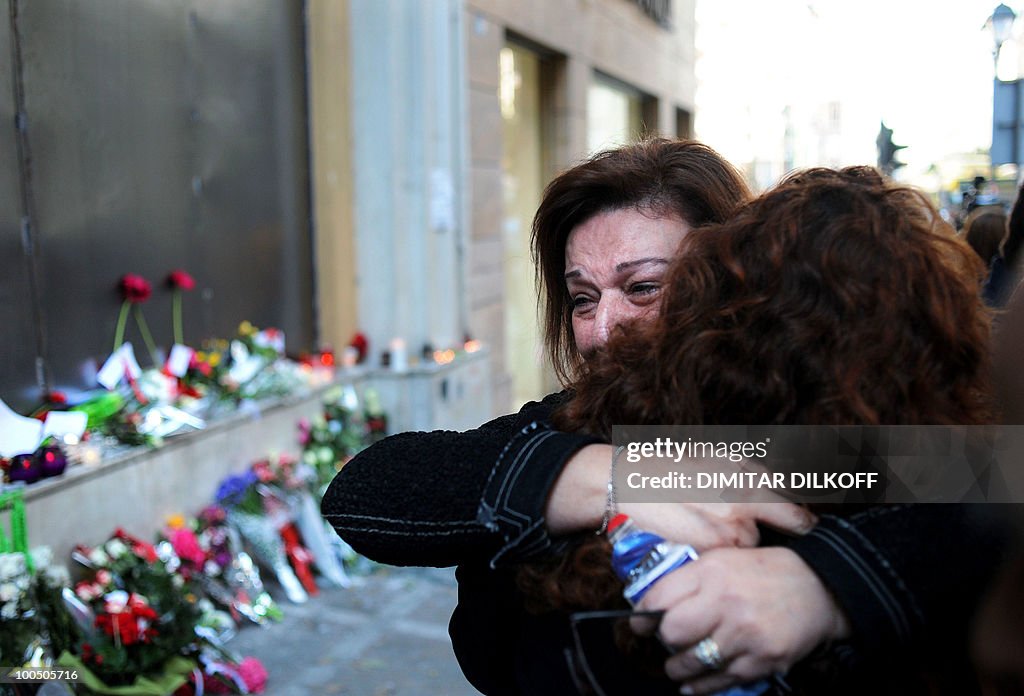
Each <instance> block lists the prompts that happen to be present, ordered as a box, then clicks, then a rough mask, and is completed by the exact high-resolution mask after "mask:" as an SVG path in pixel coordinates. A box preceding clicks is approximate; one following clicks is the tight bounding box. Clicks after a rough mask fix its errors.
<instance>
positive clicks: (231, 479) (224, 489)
mask: <svg viewBox="0 0 1024 696" xmlns="http://www.w3.org/2000/svg"><path fill="white" fill-rule="evenodd" d="M255 484H256V474H254V473H253V472H252V470H249V471H246V472H244V473H241V474H234V475H232V476H228V477H226V478H225V479H224V480H222V481H221V482H220V486H218V487H217V495H216V496H215V497H216V499H217V503H218V504H219V505H237V504H238V503H240V502H242V498H244V497H245V494H246V491H248V489H249V487H250V486H253V485H255Z"/></svg>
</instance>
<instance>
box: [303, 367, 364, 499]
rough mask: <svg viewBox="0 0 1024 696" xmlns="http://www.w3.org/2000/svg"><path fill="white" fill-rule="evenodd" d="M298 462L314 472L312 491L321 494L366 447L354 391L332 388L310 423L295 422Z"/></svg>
mask: <svg viewBox="0 0 1024 696" xmlns="http://www.w3.org/2000/svg"><path fill="white" fill-rule="evenodd" d="M299 444H300V445H301V446H302V447H303V452H302V461H303V462H304V463H305V464H306V465H307V466H309V467H311V468H312V469H313V470H314V471H316V481H315V485H314V491H315V492H316V493H317V497H318V498H320V497H323V491H324V490H326V489H327V486H328V485H329V484H330V482H331V481H333V480H334V477H335V475H337V473H338V472H339V471H340V470H341V467H343V466H344V465H345V463H346V462H347V461H348V460H349V459H351V458H352V457H353V456H354V455H356V454H358V453H359V452H361V451H363V450H364V449H366V447H367V446H368V445H369V444H370V432H369V430H368V428H367V424H366V421H365V420H364V419H363V417H362V414H361V413H360V412H359V400H358V398H357V397H356V394H355V390H354V389H353V388H352V387H351V386H349V387H346V388H344V389H343V388H341V387H338V388H334V389H331V390H329V391H328V392H327V393H325V394H324V404H323V412H322V414H320V415H318V416H316V417H315V418H313V419H312V420H311V421H307V420H305V419H303V420H301V421H299Z"/></svg>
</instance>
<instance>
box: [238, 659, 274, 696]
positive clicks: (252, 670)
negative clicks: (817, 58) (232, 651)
mask: <svg viewBox="0 0 1024 696" xmlns="http://www.w3.org/2000/svg"><path fill="white" fill-rule="evenodd" d="M238 673H239V674H240V675H241V676H242V681H244V682H245V687H246V688H247V689H249V693H252V694H261V693H263V690H264V689H266V688H267V669H266V667H264V666H263V663H262V662H260V661H259V660H257V659H256V658H255V657H251V656H250V657H247V658H245V659H244V660H242V664H240V665H238Z"/></svg>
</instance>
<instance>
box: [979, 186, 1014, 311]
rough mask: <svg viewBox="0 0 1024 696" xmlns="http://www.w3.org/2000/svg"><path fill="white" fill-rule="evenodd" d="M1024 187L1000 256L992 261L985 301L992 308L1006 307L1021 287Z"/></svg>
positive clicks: (985, 290) (986, 285)
mask: <svg viewBox="0 0 1024 696" xmlns="http://www.w3.org/2000/svg"><path fill="white" fill-rule="evenodd" d="M1022 191H1024V186H1022V187H1021V189H1019V190H1018V191H1017V200H1016V201H1015V202H1014V204H1013V210H1012V211H1011V212H1010V220H1009V223H1008V224H1007V226H1006V232H1005V236H1004V237H1003V240H1002V243H1001V244H1000V246H999V254H998V255H997V256H996V258H995V260H993V261H992V266H991V268H990V269H989V277H988V280H987V281H986V283H985V288H984V291H983V293H984V296H985V301H986V302H987V303H988V304H989V306H991V307H1003V306H1005V305H1006V303H1007V301H1008V300H1009V299H1010V296H1011V295H1012V294H1013V292H1014V289H1015V288H1016V287H1017V286H1018V285H1020V279H1021V263H1022V261H1024V259H1022V256H1021V247H1022V246H1024V195H1021V193H1022Z"/></svg>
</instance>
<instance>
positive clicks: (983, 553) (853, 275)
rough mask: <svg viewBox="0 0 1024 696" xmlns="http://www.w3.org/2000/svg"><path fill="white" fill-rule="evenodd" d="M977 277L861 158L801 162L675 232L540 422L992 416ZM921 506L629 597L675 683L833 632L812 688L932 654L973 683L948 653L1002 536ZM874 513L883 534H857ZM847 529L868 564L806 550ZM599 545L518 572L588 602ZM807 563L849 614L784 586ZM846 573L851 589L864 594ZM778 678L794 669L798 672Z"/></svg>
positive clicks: (787, 653) (730, 677) (934, 223)
mask: <svg viewBox="0 0 1024 696" xmlns="http://www.w3.org/2000/svg"><path fill="white" fill-rule="evenodd" d="M983 272H984V269H983V265H982V264H981V262H980V260H979V259H978V258H977V257H976V255H975V254H974V253H973V252H972V251H971V249H970V248H969V247H968V246H967V245H966V244H964V243H963V242H962V241H961V240H959V239H957V238H956V237H955V235H954V234H953V231H952V229H951V228H949V227H948V226H947V225H946V224H945V223H944V222H942V221H941V218H940V217H939V216H938V214H937V213H936V212H935V210H934V209H933V208H932V206H931V205H930V204H929V203H928V202H927V200H926V199H925V198H924V197H923V196H922V195H921V194H919V193H917V192H915V191H913V190H911V189H909V188H905V187H901V186H897V185H894V184H891V183H888V182H886V181H885V180H883V179H882V177H881V176H880V175H879V174H878V173H877V172H876V171H875V170H873V169H869V168H849V169H844V170H841V171H834V170H826V169H813V170H809V171H806V172H803V173H799V174H796V175H794V176H791V177H789V178H788V179H786V180H785V181H783V182H782V183H781V184H780V185H779V186H777V187H776V188H775V189H773V190H772V191H770V192H768V193H766V194H765V195H763V196H761V197H760V198H758V199H756V200H755V201H753V202H751V203H749V204H747V205H745V206H743V207H742V208H741V209H740V211H739V213H738V214H737V215H735V216H734V217H733V218H731V219H730V220H729V221H728V222H726V223H724V224H720V225H715V226H709V227H705V228H702V229H698V230H694V231H692V232H691V233H690V234H689V235H688V236H687V237H686V238H685V239H684V241H683V244H682V247H681V249H680V256H679V257H678V259H677V261H676V262H675V264H674V265H673V266H672V268H671V269H670V271H669V274H668V279H667V280H668V291H667V292H666V294H665V297H664V300H663V304H662V309H661V313H660V316H659V318H658V320H657V322H655V323H653V324H648V325H646V326H635V327H630V328H629V329H628V330H620V331H618V332H616V335H614V336H613V337H612V338H611V340H610V341H609V343H608V346H607V349H606V350H605V351H603V352H602V353H601V354H600V355H598V356H596V357H595V358H594V359H593V360H591V361H590V362H589V363H588V366H587V367H588V369H587V371H586V374H585V375H584V376H583V377H582V378H581V379H580V380H578V381H577V383H576V385H575V389H576V394H575V397H574V399H573V400H572V401H571V402H570V403H569V404H568V406H567V407H566V409H565V411H564V412H563V413H562V414H561V415H560V417H559V419H557V420H556V422H558V423H559V424H560V425H561V426H563V427H566V428H567V429H577V430H585V431H588V432H591V433H596V434H600V435H602V436H604V437H610V435H611V426H612V424H638V425H644V424H648V425H655V424H722V425H744V424H821V425H882V424H960V425H972V424H983V423H989V422H991V421H992V419H993V413H992V400H991V397H992V389H991V383H990V374H989V365H988V362H989V360H988V350H989V348H988V339H989V324H990V318H989V314H988V312H987V311H986V309H985V307H984V305H983V303H982V300H981V297H980V292H979V279H980V278H981V276H982V275H983ZM919 507H920V510H921V514H923V515H925V516H927V517H928V518H929V519H930V522H929V525H930V529H929V530H928V531H929V535H928V536H924V535H923V534H921V531H922V528H921V527H920V526H915V525H914V524H913V523H912V522H911V523H909V524H904V523H897V524H895V525H894V524H893V522H894V521H895V520H897V519H900V518H903V520H904V521H905V522H906V521H908V520H912V519H913V518H914V517H915V516H916V515H917V514H918V512H917V510H918V509H917V508H913V507H911V508H907V507H877V508H872V509H870V510H868V511H866V512H860V513H858V514H857V515H852V516H848V517H836V516H830V515H822V517H821V521H820V523H819V525H818V526H817V527H816V529H815V530H813V531H811V533H810V534H808V535H806V536H804V537H800V538H797V539H788V540H787V539H782V538H779V539H776V540H775V541H774V543H775V544H776V545H774V546H761V547H759V548H755V549H728V548H722V549H712V550H709V551H708V552H706V553H705V554H703V555H702V558H701V560H700V561H699V562H697V563H695V564H690V565H687V566H686V567H684V568H681V569H679V570H677V571H675V572H673V573H671V574H669V575H667V576H666V577H664V578H662V579H661V580H660V581H659V582H658V583H657V584H656V585H655V586H654V587H653V588H652V589H651V590H650V592H649V593H648V594H647V595H646V597H645V598H644V601H643V603H642V605H641V608H643V609H660V610H666V614H665V616H664V618H663V619H662V621H661V623H660V627H659V635H660V637H661V639H662V640H663V641H664V642H665V644H666V645H667V646H669V647H670V648H672V649H673V651H674V655H673V656H672V657H671V658H669V659H668V661H667V662H666V665H665V669H666V672H667V674H668V676H669V677H670V678H672V679H674V680H676V681H681V682H683V683H684V687H683V688H684V691H683V693H712V692H714V691H717V690H720V689H723V688H726V687H728V686H730V685H736V684H741V683H746V682H750V681H753V680H755V679H759V678H761V677H764V676H766V675H770V674H773V673H784V672H787V671H789V670H791V668H793V667H794V665H797V664H798V663H800V662H801V660H804V659H805V658H806V657H807V656H809V655H811V653H812V652H814V651H815V650H816V649H819V650H820V649H821V648H822V646H828V645H830V644H833V643H837V642H841V643H843V644H844V648H843V650H839V651H837V652H834V653H833V658H834V659H832V660H831V662H830V668H834V667H836V664H838V663H843V665H844V666H845V667H846V668H848V670H849V671H847V672H846V673H844V674H843V676H841V677H839V678H838V681H835V682H831V683H830V684H829V686H827V687H821V686H820V685H819V686H818V687H814V688H815V689H818V688H827V689H828V693H838V692H844V693H860V692H861V690H862V689H864V688H868V687H870V688H871V690H872V693H913V691H908V689H912V688H914V687H915V682H914V679H910V680H909V681H907V678H908V675H917V674H920V673H921V670H922V669H924V667H922V665H925V666H927V667H935V666H936V665H938V666H939V668H940V669H941V670H944V671H945V676H944V680H943V681H940V682H938V683H937V684H933V685H932V686H933V687H936V686H937V689H938V692H939V693H970V687H969V680H968V675H969V672H967V671H965V670H962V669H959V668H960V667H962V666H963V665H965V659H966V651H958V647H959V645H960V643H961V642H962V640H963V638H964V636H965V635H966V622H967V618H968V616H969V614H970V610H971V605H972V602H973V600H974V598H975V597H976V596H977V595H978V593H979V592H980V590H981V589H982V588H983V587H984V585H985V582H986V581H987V579H988V577H989V574H990V573H991V570H992V569H993V568H994V567H995V565H996V564H997V563H998V561H999V552H1000V543H1001V537H1000V535H999V534H998V533H993V530H994V529H996V530H997V529H998V528H994V527H990V526H989V525H988V524H987V521H985V520H983V519H981V518H978V519H976V518H975V517H974V516H973V515H972V514H971V512H969V511H967V510H965V508H964V507H959V508H957V509H955V510H954V509H947V510H946V513H948V514H947V519H948V522H947V523H945V524H944V523H943V520H942V516H941V515H938V516H937V515H935V514H933V513H934V512H935V506H919ZM944 507H947V506H944ZM948 507H952V506H948ZM926 508H932V510H930V511H929V510H927V509H926ZM886 526H888V530H887V534H888V535H890V536H889V538H888V539H887V542H888V548H878V547H874V546H873V545H871V543H870V541H869V539H871V537H872V535H873V534H877V533H878V532H879V530H880V529H882V528H884V527H886ZM852 527H856V528H857V529H858V530H859V532H858V533H859V534H860V535H861V536H863V537H864V541H865V543H866V544H868V545H869V546H871V548H873V553H874V554H875V555H876V556H877V558H876V559H875V561H876V562H877V563H878V568H872V567H871V565H872V564H871V562H859V563H857V564H856V566H855V571H856V572H855V573H853V574H852V575H857V576H858V577H850V576H844V575H839V574H837V573H836V572H835V569H834V568H830V567H829V566H828V564H823V559H824V558H825V557H826V556H828V555H829V554H834V553H836V551H837V550H839V551H840V552H841V553H843V554H845V553H846V550H845V546H846V545H847V543H848V542H846V541H844V539H843V538H842V536H841V535H840V534H839V533H837V531H836V529H837V528H845V529H850V528H852ZM950 533H951V534H952V535H953V537H952V538H955V539H956V540H957V548H956V549H955V553H956V554H958V559H957V560H956V561H955V562H953V563H948V564H943V563H941V562H939V563H938V564H936V555H937V554H940V553H941V554H943V556H942V557H945V556H946V555H947V554H949V553H950V550H949V549H947V548H943V547H942V545H941V544H935V543H931V540H932V538H933V536H932V535H934V539H942V538H944V536H945V535H947V534H950ZM892 534H895V537H893V536H891V535H892ZM601 543H603V542H601V541H599V540H588V541H585V542H583V545H582V548H579V549H577V550H576V552H574V553H573V554H570V556H568V558H567V560H566V561H565V562H564V563H563V565H562V566H560V568H558V569H556V570H544V569H542V570H541V571H540V572H539V573H538V569H537V568H533V569H532V570H526V571H523V573H522V575H523V579H524V580H527V581H530V582H528V583H527V585H528V586H529V587H532V588H533V590H534V591H535V592H536V590H537V588H547V589H546V590H542V591H544V592H546V594H547V597H546V598H547V599H548V600H553V603H554V604H560V603H561V600H562V599H564V597H565V596H567V595H572V597H573V604H574V606H575V607H578V606H579V605H580V604H582V605H584V606H585V605H586V604H587V603H588V600H587V597H586V588H587V587H592V588H595V590H594V594H595V596H594V597H593V598H592V599H593V600H595V601H596V600H598V599H599V597H598V596H596V595H597V594H598V588H601V589H600V591H601V592H605V589H604V588H606V587H607V583H606V582H604V580H605V579H606V577H603V576H607V574H608V572H609V571H607V570H605V569H607V568H609V567H610V565H609V564H608V563H607V562H606V558H605V561H601V562H596V563H595V562H593V560H592V559H593V557H594V548H595V547H596V546H598V545H599V544H601ZM936 547H939V549H936ZM851 548H852V547H851ZM605 555H606V556H607V549H605ZM587 558H589V559H591V560H590V561H589V562H587V563H583V562H582V561H581V560H580V559H587ZM803 564H806V565H809V566H810V567H811V568H812V569H813V570H814V571H815V573H817V575H818V576H819V578H821V580H822V581H823V582H825V584H826V586H828V587H829V588H830V589H831V590H832V591H834V592H837V593H838V594H841V595H843V596H844V597H845V598H846V600H847V601H846V603H845V604H844V606H843V609H844V610H845V616H842V617H840V616H837V615H836V614H835V613H834V612H832V611H830V610H829V609H828V607H826V606H823V605H821V604H820V603H818V602H816V601H810V598H811V596H809V595H805V594H803V593H802V592H801V590H800V587H801V585H800V584H799V582H798V578H799V575H800V573H799V570H800V568H801V567H802V565H803ZM570 567H571V568H573V570H572V571H568V572H567V571H566V570H565V569H566V568H570ZM937 567H941V568H942V569H943V575H942V576H941V577H936V574H935V573H934V570H935V569H936V568H937ZM581 568H587V569H588V570H587V576H586V577H580V572H581V570H580V569H581ZM879 568H881V570H879ZM876 576H877V577H876ZM538 580H540V581H541V582H540V584H537V581H538ZM851 583H852V584H857V583H859V584H861V585H862V586H863V587H864V588H866V589H865V590H864V592H863V595H862V600H861V606H859V607H858V605H857V602H856V596H855V595H851V594H850V592H849V587H850V586H851ZM552 588H557V591H552ZM871 588H874V591H875V592H878V593H879V595H882V594H885V595H891V597H888V598H887V601H890V602H891V603H892V606H894V607H895V606H897V605H899V606H901V608H900V609H899V610H898V614H899V616H898V621H899V623H900V624H901V629H902V631H903V633H904V635H903V636H902V638H903V640H902V642H901V644H900V645H899V651H898V652H897V651H896V650H894V647H895V646H894V645H891V644H883V645H877V644H874V645H873V643H874V642H876V635H877V634H873V632H872V621H873V620H874V619H875V618H877V617H873V616H871V612H870V611H869V610H868V609H867V604H868V603H869V602H868V601H867V600H868V599H869V596H870V595H871V594H872V589H871ZM851 597H853V601H852V602H851ZM793 626H798V627H800V628H801V630H799V631H792V630H790V628H791V627H793ZM648 628H650V627H648ZM707 641H713V644H714V645H715V647H716V650H715V651H714V652H715V653H716V656H717V658H718V659H717V660H716V661H715V662H716V664H714V665H712V667H714V669H709V666H708V665H707V663H708V659H707V656H706V655H705V656H704V657H703V658H702V656H701V655H700V653H699V651H697V652H695V650H694V648H695V647H696V646H697V645H698V644H700V643H702V642H707ZM872 652H874V653H875V654H874V655H871V653H872ZM922 655H924V657H926V658H927V659H925V660H924V661H923V662H919V660H921V658H922ZM836 656H838V657H836ZM865 656H870V657H871V658H872V659H873V660H875V664H876V665H884V668H885V669H892V668H893V667H894V666H898V667H899V668H900V671H901V672H902V675H903V677H902V678H900V677H889V678H888V679H889V681H885V682H876V681H872V679H874V678H875V677H877V674H878V672H874V673H869V672H868V671H866V666H867V665H870V664H871V660H866V659H865ZM858 660H859V662H858ZM857 665H859V668H858V667H857ZM794 674H795V675H796V681H797V684H798V685H799V681H800V676H799V674H800V669H799V668H798V669H797V670H796V672H794ZM804 674H805V676H806V675H807V674H809V672H806V671H805V673H804ZM869 674H873V675H874V676H868V675H869ZM807 678H809V677H807ZM865 680H867V681H865ZM917 686H920V685H919V684H917ZM964 689H967V690H966V691H964ZM810 693H826V692H825V691H819V690H814V691H810ZM933 693H934V691H933Z"/></svg>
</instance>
